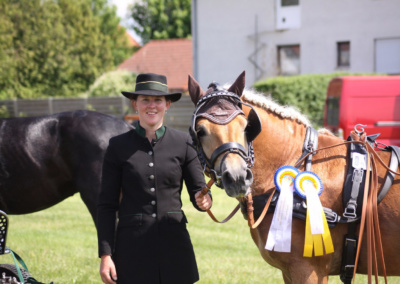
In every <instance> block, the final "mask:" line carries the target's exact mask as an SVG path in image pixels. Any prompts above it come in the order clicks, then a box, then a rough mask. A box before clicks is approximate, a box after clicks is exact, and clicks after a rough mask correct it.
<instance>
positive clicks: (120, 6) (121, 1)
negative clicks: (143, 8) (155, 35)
mask: <svg viewBox="0 0 400 284" xmlns="http://www.w3.org/2000/svg"><path fill="white" fill-rule="evenodd" d="M108 2H109V3H111V4H114V5H115V6H117V15H118V16H119V17H120V18H121V22H120V24H121V26H123V27H125V28H126V29H127V30H128V33H129V34H130V35H131V36H133V38H134V39H135V40H136V41H138V42H141V40H140V37H139V36H138V35H136V34H135V32H134V31H133V30H132V29H129V25H130V23H131V22H130V21H129V22H128V21H126V20H125V17H126V12H127V8H128V5H130V4H133V3H134V2H135V0H108Z"/></svg>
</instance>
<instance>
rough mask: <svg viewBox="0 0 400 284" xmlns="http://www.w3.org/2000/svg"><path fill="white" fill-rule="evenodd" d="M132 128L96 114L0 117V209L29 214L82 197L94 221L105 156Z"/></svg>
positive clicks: (69, 113)
mask: <svg viewBox="0 0 400 284" xmlns="http://www.w3.org/2000/svg"><path fill="white" fill-rule="evenodd" d="M131 129H132V126H131V125H129V124H127V123H126V122H124V121H123V120H122V119H118V118H116V117H113V116H110V115H106V114H102V113H99V112H94V111H81V110H77V111H70V112H62V113H56V114H53V115H46V116H38V117H19V118H6V119H0V210H2V211H4V212H6V213H7V214H27V213H33V212H37V211H40V210H43V209H46V208H48V207H51V206H53V205H55V204H57V203H59V202H61V201H62V200H64V199H66V198H68V197H70V196H72V195H74V194H75V193H78V192H79V193H80V196H81V198H82V200H83V202H84V203H85V205H86V206H87V208H88V210H89V212H90V214H91V215H92V218H93V220H94V221H95V222H96V212H97V199H98V198H97V197H98V194H99V192H100V182H101V169H102V165H103V157H104V154H105V151H106V148H107V146H108V141H109V139H110V138H111V137H113V136H116V135H119V134H122V133H125V132H127V131H129V130H131Z"/></svg>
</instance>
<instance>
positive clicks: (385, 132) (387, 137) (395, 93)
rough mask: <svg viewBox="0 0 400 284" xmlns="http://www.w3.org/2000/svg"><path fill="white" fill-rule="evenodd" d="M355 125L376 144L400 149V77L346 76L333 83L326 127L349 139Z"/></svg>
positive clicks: (329, 95)
mask: <svg viewBox="0 0 400 284" xmlns="http://www.w3.org/2000/svg"><path fill="white" fill-rule="evenodd" d="M356 124H364V125H366V127H363V128H364V130H365V132H366V133H367V135H370V134H377V133H380V134H381V135H380V136H379V137H378V138H377V142H379V143H383V144H385V145H396V146H400V76H343V77H337V78H334V79H332V80H331V81H330V83H329V86H328V91H327V96H326V102H325V114H324V127H325V128H327V129H329V130H331V131H332V132H333V133H335V134H336V135H337V136H339V137H342V138H343V137H344V139H347V137H348V136H349V134H350V131H352V130H353V129H354V126H355V125H356Z"/></svg>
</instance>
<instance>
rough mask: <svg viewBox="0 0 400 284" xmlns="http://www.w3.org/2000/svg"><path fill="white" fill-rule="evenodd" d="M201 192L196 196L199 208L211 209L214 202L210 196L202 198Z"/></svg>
mask: <svg viewBox="0 0 400 284" xmlns="http://www.w3.org/2000/svg"><path fill="white" fill-rule="evenodd" d="M199 195H200V191H199V192H197V193H196V194H195V196H194V197H195V198H196V204H197V206H199V208H200V209H201V210H208V209H210V208H211V205H212V200H211V197H210V195H208V194H206V195H204V196H203V197H200V196H199Z"/></svg>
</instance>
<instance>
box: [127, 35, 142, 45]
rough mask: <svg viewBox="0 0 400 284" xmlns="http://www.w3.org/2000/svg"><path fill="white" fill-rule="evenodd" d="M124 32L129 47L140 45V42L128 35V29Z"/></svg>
mask: <svg viewBox="0 0 400 284" xmlns="http://www.w3.org/2000/svg"><path fill="white" fill-rule="evenodd" d="M125 33H126V38H127V39H128V44H129V46H131V47H140V44H139V43H138V42H137V41H136V40H135V39H134V38H133V36H131V35H130V33H129V32H128V31H126V32H125Z"/></svg>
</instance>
